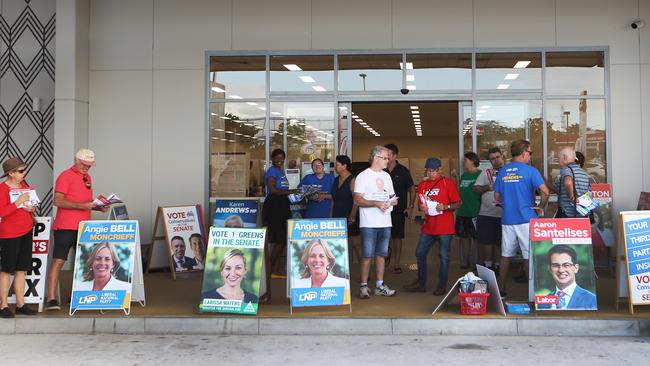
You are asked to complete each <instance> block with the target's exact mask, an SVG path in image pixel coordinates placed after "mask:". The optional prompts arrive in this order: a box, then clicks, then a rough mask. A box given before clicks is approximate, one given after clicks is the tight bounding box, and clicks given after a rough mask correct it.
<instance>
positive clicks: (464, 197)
mask: <svg viewBox="0 0 650 366" xmlns="http://www.w3.org/2000/svg"><path fill="white" fill-rule="evenodd" d="M464 157H465V158H464V159H463V168H464V172H463V175H461V176H460V181H459V182H458V192H459V193H460V200H461V201H462V205H461V206H460V208H458V209H457V210H456V235H457V236H458V237H459V238H460V245H461V248H460V249H461V250H460V268H462V269H466V268H469V267H470V264H471V262H472V258H474V259H476V257H477V255H474V252H475V251H476V250H477V249H478V247H477V246H476V239H477V237H478V236H477V232H476V218H477V216H478V212H479V209H480V208H481V195H480V194H478V193H476V192H474V184H475V183H476V179H477V178H478V176H479V175H481V170H480V169H479V168H478V167H479V165H480V164H481V161H480V160H479V158H478V155H476V153H474V152H471V151H470V152H468V153H465V156H464Z"/></svg>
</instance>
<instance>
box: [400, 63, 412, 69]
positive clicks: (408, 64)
mask: <svg viewBox="0 0 650 366" xmlns="http://www.w3.org/2000/svg"><path fill="white" fill-rule="evenodd" d="M399 68H400V69H401V70H404V63H403V62H400V63H399ZM406 69H407V70H413V63H412V62H407V63H406Z"/></svg>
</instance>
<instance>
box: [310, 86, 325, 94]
mask: <svg viewBox="0 0 650 366" xmlns="http://www.w3.org/2000/svg"><path fill="white" fill-rule="evenodd" d="M311 88H312V89H314V90H316V91H317V92H324V91H325V88H323V87H322V86H320V85H314V86H312V87H311Z"/></svg>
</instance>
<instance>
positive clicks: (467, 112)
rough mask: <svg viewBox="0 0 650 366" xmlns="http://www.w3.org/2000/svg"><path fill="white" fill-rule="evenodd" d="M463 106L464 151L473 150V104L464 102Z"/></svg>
mask: <svg viewBox="0 0 650 366" xmlns="http://www.w3.org/2000/svg"><path fill="white" fill-rule="evenodd" d="M462 108H463V151H464V152H467V151H473V149H474V146H473V139H472V130H473V124H474V122H473V121H472V106H471V105H469V104H464V105H463V106H462Z"/></svg>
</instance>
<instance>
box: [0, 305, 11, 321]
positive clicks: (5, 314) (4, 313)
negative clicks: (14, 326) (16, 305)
mask: <svg viewBox="0 0 650 366" xmlns="http://www.w3.org/2000/svg"><path fill="white" fill-rule="evenodd" d="M13 317H14V313H12V312H11V310H9V308H8V307H6V308H4V309H2V310H0V318H5V319H9V318H13Z"/></svg>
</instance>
